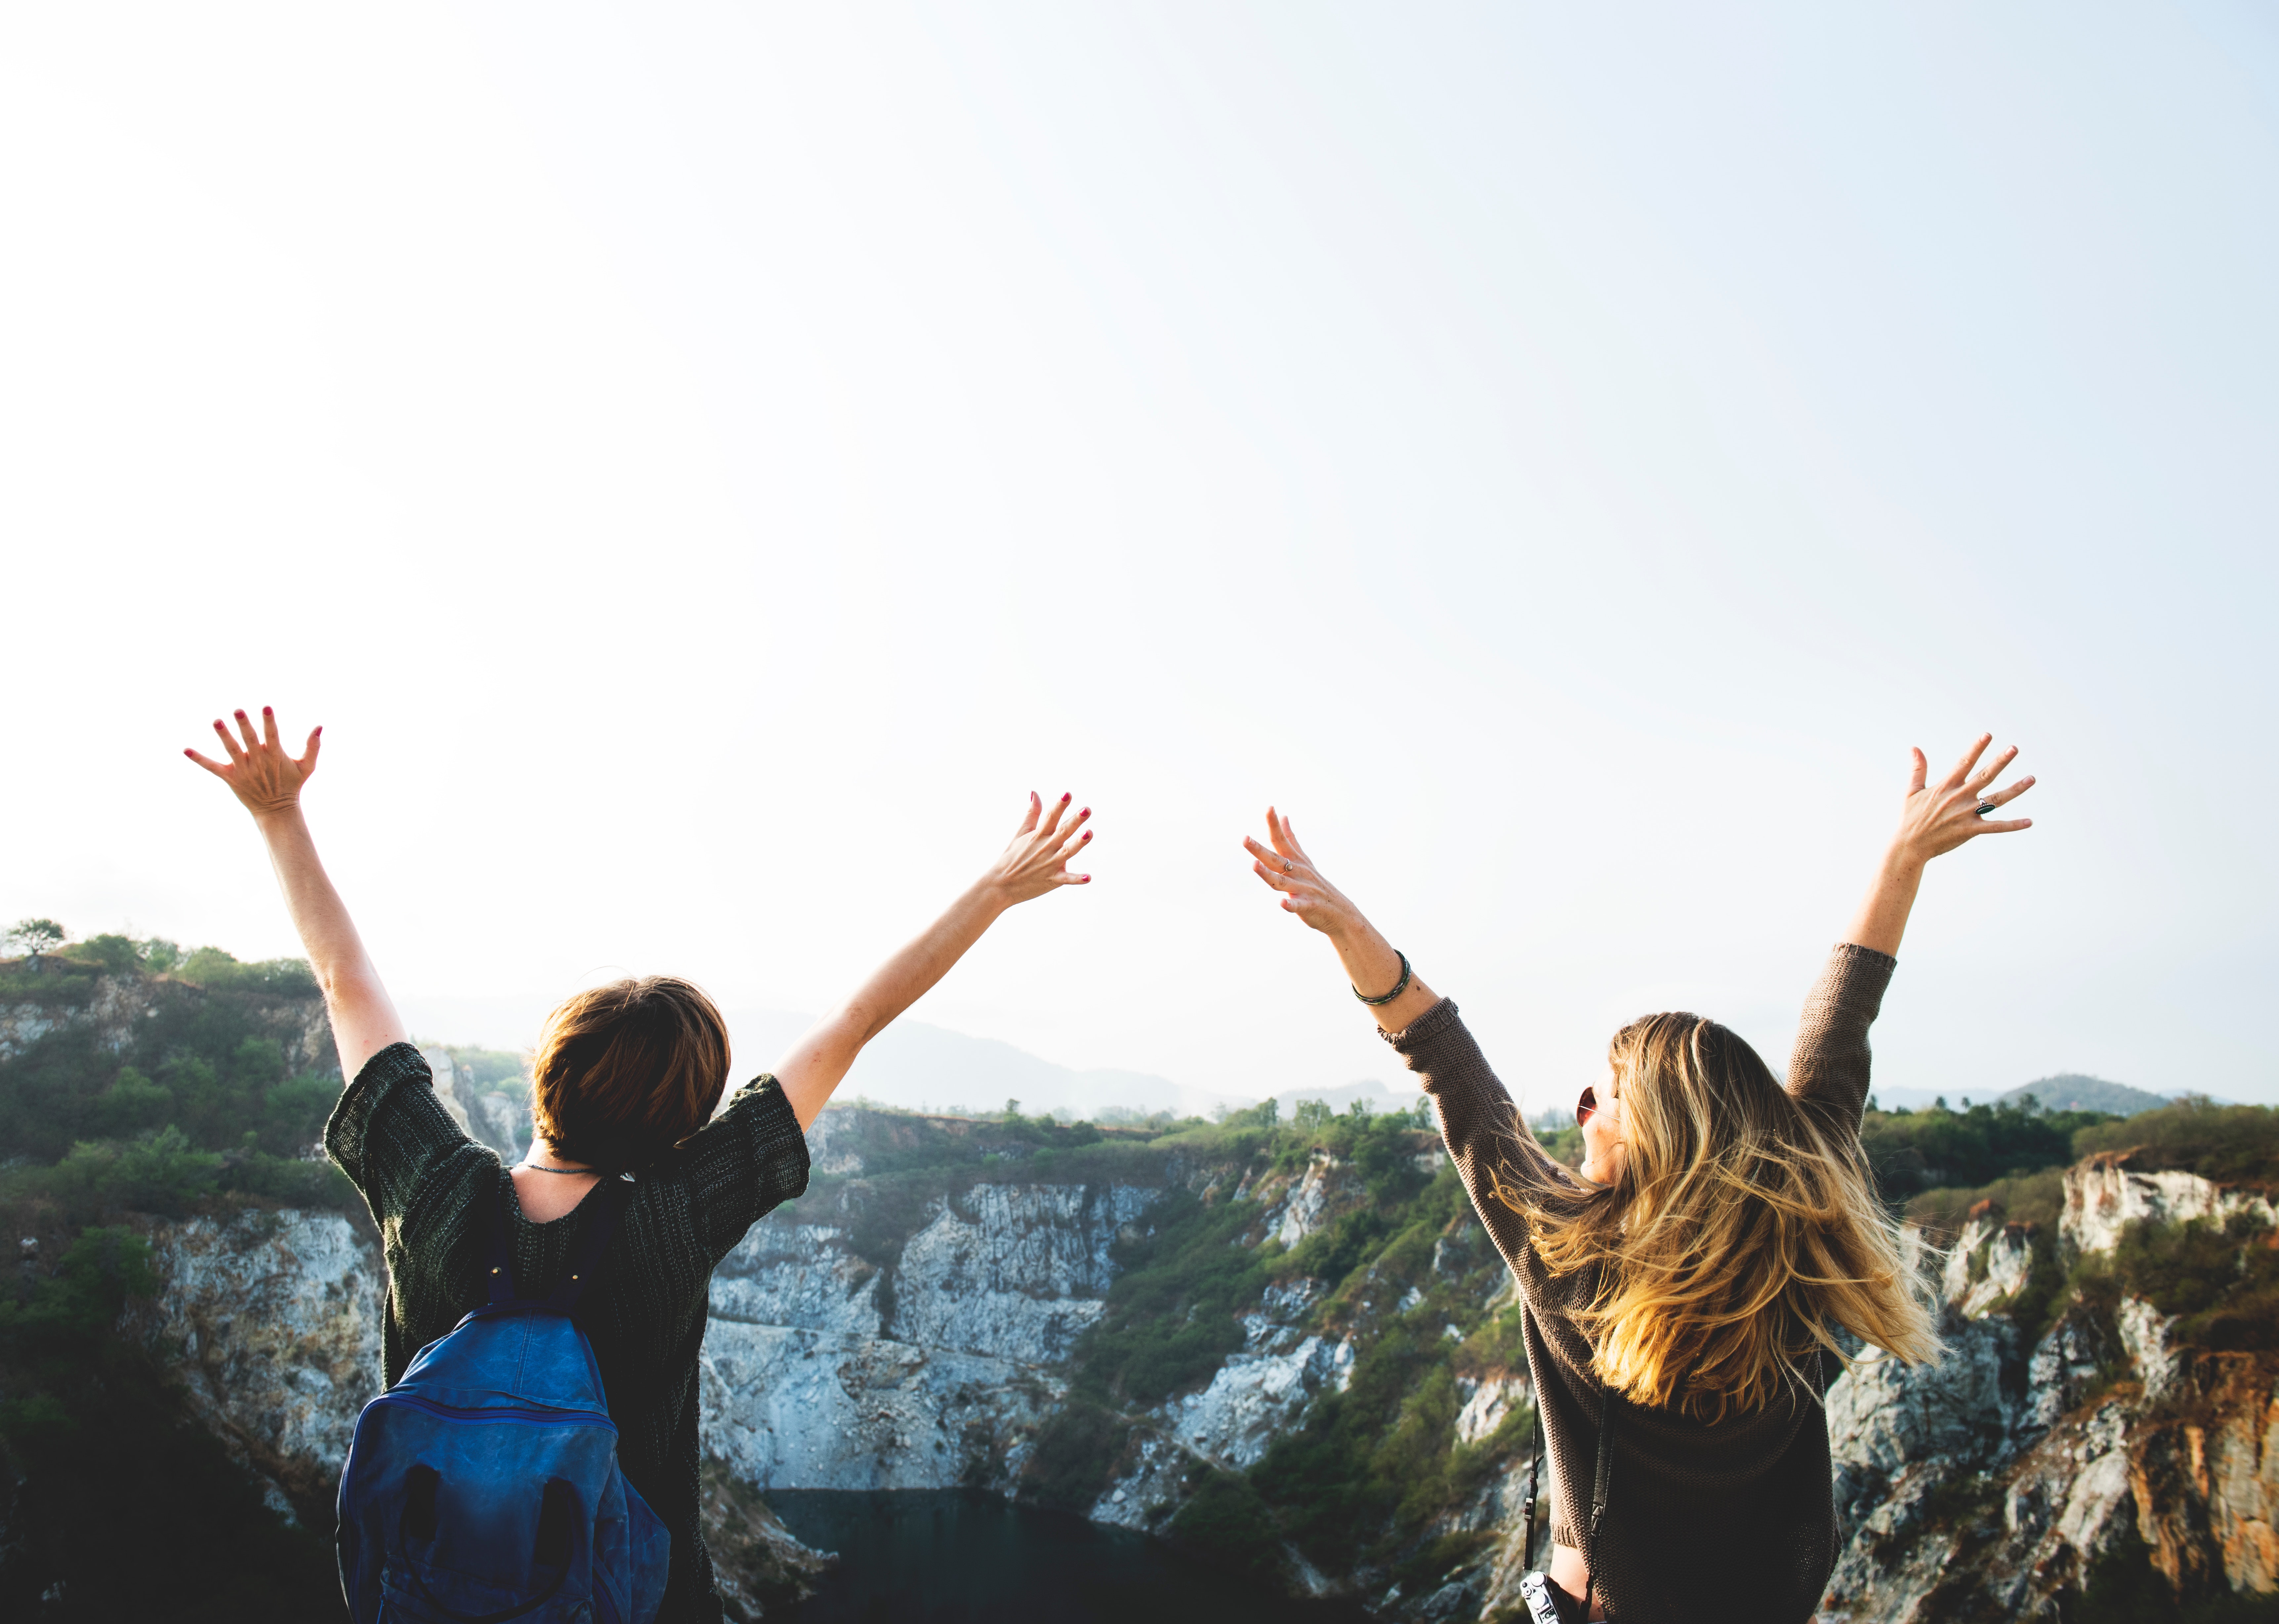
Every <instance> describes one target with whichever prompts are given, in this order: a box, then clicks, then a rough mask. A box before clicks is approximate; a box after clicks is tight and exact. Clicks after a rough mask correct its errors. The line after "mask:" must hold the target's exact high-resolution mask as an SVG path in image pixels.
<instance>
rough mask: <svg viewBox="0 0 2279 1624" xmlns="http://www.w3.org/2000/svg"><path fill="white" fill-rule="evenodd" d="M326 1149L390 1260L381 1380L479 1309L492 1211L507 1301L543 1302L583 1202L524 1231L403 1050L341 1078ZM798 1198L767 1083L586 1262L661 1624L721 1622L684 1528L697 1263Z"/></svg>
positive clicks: (699, 1556)
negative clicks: (662, 1560)
mask: <svg viewBox="0 0 2279 1624" xmlns="http://www.w3.org/2000/svg"><path fill="white" fill-rule="evenodd" d="M325 1148H326V1150H327V1151H328V1152H330V1153H331V1154H332V1158H333V1160H334V1161H335V1162H337V1163H338V1164H339V1165H340V1168H341V1172H343V1173H345V1174H347V1175H348V1176H349V1179H350V1180H351V1181H353V1182H354V1183H355V1184H356V1187H357V1189H358V1190H359V1191H363V1193H364V1200H365V1202H366V1203H367V1204H368V1205H369V1206H370V1207H371V1208H372V1220H373V1222H376V1223H378V1224H379V1225H380V1241H381V1244H382V1246H383V1248H384V1250H385V1252H386V1255H387V1259H388V1314H387V1322H386V1326H385V1328H384V1332H383V1337H382V1344H383V1346H382V1357H383V1361H384V1365H385V1370H384V1375H385V1378H386V1380H387V1382H388V1385H390V1386H393V1385H395V1383H396V1382H397V1381H398V1380H399V1379H400V1378H401V1377H402V1376H403V1367H405V1366H406V1365H407V1364H409V1363H411V1356H412V1355H413V1354H414V1353H416V1352H418V1351H419V1349H420V1348H421V1347H423V1346H425V1345H426V1344H428V1343H430V1342H433V1341H434V1339H435V1338H436V1337H441V1336H442V1335H444V1334H445V1333H446V1332H448V1331H449V1330H450V1329H451V1328H452V1327H453V1326H455V1325H457V1323H458V1322H459V1319H460V1316H462V1315H463V1314H465V1313H466V1312H467V1310H469V1309H470V1308H472V1307H474V1306H476V1305H477V1304H479V1303H481V1302H484V1301H487V1300H488V1297H489V1290H488V1286H487V1275H486V1274H485V1273H484V1268H483V1263H482V1252H483V1237H484V1232H485V1228H486V1226H487V1223H488V1222H489V1221H490V1215H491V1214H492V1212H493V1211H494V1210H495V1205H494V1204H495V1203H498V1202H503V1203H505V1207H506V1210H507V1212H508V1213H509V1214H510V1216H511V1219H512V1223H513V1229H514V1274H515V1285H516V1288H517V1291H518V1293H519V1294H520V1295H522V1296H524V1297H541V1296H543V1295H545V1294H546V1293H547V1292H549V1291H551V1290H553V1288H554V1286H555V1284H556V1282H557V1280H558V1278H559V1276H560V1275H561V1273H562V1270H563V1268H564V1267H565V1266H566V1264H567V1262H568V1260H569V1256H570V1252H571V1248H572V1245H574V1244H575V1242H576V1240H577V1238H578V1237H579V1234H581V1233H582V1232H583V1229H584V1226H585V1225H586V1223H587V1220H588V1216H589V1212H590V1209H591V1208H592V1207H593V1205H594V1204H593V1203H592V1202H591V1201H581V1202H580V1203H579V1205H578V1207H576V1208H574V1209H573V1210H572V1211H571V1212H570V1213H569V1214H566V1215H565V1216H564V1217H561V1218H557V1219H556V1220H555V1221H554V1222H551V1223H532V1222H529V1221H528V1220H527V1219H526V1218H525V1217H524V1216H523V1215H522V1207H521V1204H520V1203H519V1202H518V1201H517V1200H516V1199H515V1194H514V1181H513V1179H512V1178H511V1177H510V1176H509V1175H508V1173H507V1171H506V1169H505V1168H503V1167H502V1166H500V1165H499V1159H498V1156H497V1154H496V1153H495V1152H493V1151H492V1150H490V1149H489V1147H487V1146H486V1145H478V1144H476V1143H475V1142H474V1141H473V1140H472V1139H470V1138H467V1136H466V1135H465V1134H464V1133H463V1132H461V1131H460V1130H459V1127H458V1124H457V1122H453V1121H452V1120H451V1117H450V1115H449V1113H448V1112H447V1111H445V1110H444V1108H443V1105H442V1102H441V1100H439V1099H436V1098H435V1090H434V1077H433V1076H431V1075H430V1074H429V1072H428V1069H427V1062H426V1061H424V1060H422V1059H421V1058H420V1057H419V1051H418V1050H417V1049H415V1048H413V1047H412V1046H411V1045H410V1044H408V1043H399V1044H395V1045H392V1046H389V1047H388V1048H385V1049H382V1050H381V1051H380V1053H378V1054H375V1055H373V1056H372V1059H371V1060H370V1061H368V1062H366V1064H365V1066H364V1069H363V1070H362V1071H361V1072H359V1073H358V1074H357V1079H356V1081H355V1082H354V1083H352V1084H349V1089H348V1092H346V1093H345V1094H343V1095H341V1102H340V1104H339V1106H338V1107H335V1108H334V1112H333V1117H332V1121H331V1122H328V1123H326V1127H325ZM806 1188H807V1139H806V1136H805V1135H803V1134H802V1133H801V1131H800V1127H799V1122H798V1120H797V1119H796V1118H795V1117H794V1116H793V1115H792V1111H791V1105H790V1102H789V1101H788V1100H787V1099H785V1098H784V1093H783V1091H782V1090H781V1089H780V1088H779V1087H777V1086H776V1083H775V1079H774V1078H772V1077H766V1076H763V1077H760V1078H758V1079H756V1081H754V1082H753V1083H751V1084H748V1086H746V1087H745V1088H743V1089H741V1090H740V1091H739V1092H737V1094H736V1096H735V1098H734V1099H733V1100H731V1101H730V1102H729V1105H728V1107H727V1109H725V1111H723V1112H721V1113H720V1114H719V1115H717V1116H716V1117H714V1118H713V1119H712V1121H711V1122H709V1123H708V1124H706V1125H705V1127H703V1128H702V1130H699V1131H698V1132H697V1133H696V1134H695V1136H694V1138H691V1139H690V1140H689V1141H688V1142H687V1144H686V1145H682V1146H681V1147H680V1148H679V1150H677V1151H675V1152H674V1153H672V1154H671V1156H670V1157H669V1158H667V1159H666V1160H665V1161H664V1162H663V1163H661V1164H660V1165H659V1166H657V1167H656V1168H653V1169H652V1170H651V1171H649V1172H648V1173H645V1174H643V1175H642V1176H641V1178H640V1180H639V1182H638V1183H637V1184H635V1186H634V1189H633V1197H632V1199H630V1200H629V1201H628V1202H627V1203H626V1204H625V1214H624V1216H623V1217H622V1218H621V1219H620V1220H619V1221H618V1231H617V1234H616V1235H615V1236H614V1237H611V1239H610V1245H609V1248H608V1250H607V1251H605V1252H602V1261H601V1266H600V1268H598V1269H597V1270H596V1271H595V1282H594V1284H593V1286H592V1288H591V1289H589V1290H588V1291H586V1293H585V1295H584V1298H583V1299H582V1301H581V1302H580V1304H579V1311H578V1322H579V1325H580V1326H582V1327H583V1328H584V1329H585V1331H586V1334H587V1337H589V1338H590V1339H591V1341H592V1343H593V1344H594V1354H595V1359H596V1360H599V1361H600V1364H601V1367H602V1385H603V1389H604V1390H605V1391H606V1392H607V1393H608V1395H609V1401H610V1420H611V1421H614V1422H616V1424H617V1428H618V1464H619V1465H620V1466H622V1467H624V1468H625V1477H626V1480H627V1481H628V1482H631V1483H632V1484H633V1487H634V1488H635V1489H637V1490H640V1491H641V1498H644V1499H646V1500H647V1501H648V1503H649V1507H650V1509H651V1510H653V1511H655V1512H656V1514H657V1515H658V1517H660V1518H662V1519H663V1520H664V1526H665V1527H666V1528H668V1529H669V1530H670V1531H671V1535H672V1569H671V1580H670V1582H669V1583H668V1585H667V1587H666V1590H665V1597H664V1609H663V1611H662V1612H661V1613H659V1614H658V1618H659V1620H660V1624H664V1621H665V1620H670V1621H671V1624H687V1620H701V1621H702V1624H713V1621H714V1620H718V1619H719V1617H720V1599H719V1597H718V1595H717V1593H716V1592H715V1590H714V1589H713V1584H712V1561H711V1558H710V1556H709V1555H708V1554H707V1553H706V1551H705V1550H704V1539H703V1536H702V1534H701V1533H700V1532H699V1531H698V1528H697V1498H698V1496H697V1484H696V1358H697V1352H698V1350H699V1349H700V1348H701V1347H702V1345H703V1342H704V1322H705V1310H706V1306H707V1302H708V1298H709V1295H710V1286H711V1281H712V1269H713V1266H714V1265H716V1264H717V1263H718V1262H719V1261H720V1260H721V1259H722V1258H724V1257H725V1256H727V1254H728V1253H729V1252H731V1251H733V1249H734V1247H735V1245H736V1243H737V1242H738V1241H740V1240H741V1239H743V1237H744V1231H745V1230H747V1229H749V1228H751V1226H752V1225H753V1224H754V1223H755V1222H757V1221H758V1219H759V1218H760V1217H761V1216H762V1215H763V1214H765V1213H766V1212H767V1211H768V1210H769V1209H770V1208H771V1207H774V1206H775V1205H776V1204H777V1203H778V1202H780V1201H787V1200H790V1199H793V1198H794V1197H795V1196H797V1195H799V1194H800V1193H801V1191H804V1190H805V1189H806Z"/></svg>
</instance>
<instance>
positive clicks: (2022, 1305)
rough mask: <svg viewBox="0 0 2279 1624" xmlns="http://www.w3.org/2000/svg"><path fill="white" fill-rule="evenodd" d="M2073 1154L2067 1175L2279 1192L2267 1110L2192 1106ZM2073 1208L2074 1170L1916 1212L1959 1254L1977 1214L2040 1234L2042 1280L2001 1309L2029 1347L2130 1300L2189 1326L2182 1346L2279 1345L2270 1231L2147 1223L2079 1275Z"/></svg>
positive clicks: (2087, 1134)
mask: <svg viewBox="0 0 2279 1624" xmlns="http://www.w3.org/2000/svg"><path fill="white" fill-rule="evenodd" d="M1982 1108H1983V1107H1982ZM2052 1120H2056V1119H2055V1118H2053V1119H2052ZM2069 1148H2070V1150H2071V1151H2072V1153H2073V1155H2072V1156H2071V1157H2068V1159H2067V1165H2070V1162H2071V1161H2073V1160H2076V1159H2078V1158H2080V1157H2085V1156H2090V1155H2095V1154H2099V1153H2106V1154H2113V1155H2117V1156H2121V1157H2122V1158H2123V1159H2124V1160H2125V1162H2126V1165H2127V1166H2129V1168H2134V1169H2137V1170H2140V1171H2155V1170H2160V1169H2164V1168H2179V1169H2182V1170H2183V1171H2186V1172H2191V1173H2197V1174H2198V1175H2199V1176H2202V1177H2204V1178H2207V1179H2210V1180H2213V1181H2214V1182H2215V1183H2217V1184H2225V1185H2237V1186H2244V1187H2247V1188H2252V1189H2261V1190H2279V1111H2274V1110H2272V1109H2271V1108H2269V1107H2265V1106H2219V1105H2214V1104H2213V1103H2211V1102H2210V1101H2208V1100H2206V1099H2195V1098H2187V1099H2181V1100H2178V1101H2176V1102H2175V1103H2174V1104H2171V1105H2168V1106H2164V1107H2161V1108H2160V1109H2159V1110H2155V1111H2146V1112H2142V1113H2140V1114H2139V1115H2136V1116H2132V1117H2129V1118H2128V1119H2126V1120H2120V1119H2114V1118H2105V1119H2102V1120H2099V1121H2095V1122H2089V1123H2086V1124H2083V1125H2081V1126H2079V1127H2076V1129H2075V1130H2074V1133H2073V1142H2072V1144H2071V1145H2070V1146H2069ZM2064 1205H2065V1172H2064V1167H2063V1166H2052V1167H2047V1168H2042V1169H2040V1170H2038V1171H2035V1172H2030V1173H2021V1174H2017V1175H2015V1176H2009V1177H2004V1178H1997V1179H1994V1180H1992V1181H1991V1182H1989V1183H1987V1184H1980V1185H1977V1186H1976V1187H1972V1188H1963V1189H1958V1188H1952V1187H1942V1188H1938V1189H1931V1190H1925V1191H1921V1192H1920V1193H1918V1194H1916V1195H1915V1196H1914V1197H1913V1198H1912V1199H1909V1200H1908V1201H1907V1207H1906V1211H1907V1217H1908V1219H1909V1221H1910V1222H1915V1223H1918V1224H1920V1225H1921V1226H1922V1229H1924V1231H1925V1233H1926V1234H1928V1235H1929V1236H1930V1237H1931V1238H1932V1239H1933V1240H1934V1241H1936V1242H1938V1244H1939V1245H1952V1244H1953V1241H1954V1239H1955V1238H1956V1237H1958V1236H1959V1235H1960V1234H1961V1232H1962V1229H1963V1226H1964V1224H1965V1223H1966V1222H1968V1218H1969V1215H1970V1214H1971V1213H1972V1212H1973V1211H1974V1210H1981V1209H1983V1210H1984V1211H1985V1212H1986V1213H1987V1214H1989V1215H1991V1216H1993V1217H1996V1218H1998V1219H1999V1220H2000V1221H2001V1222H2006V1223H2010V1224H2018V1225H2023V1226H2027V1227H2028V1230H2029V1244H2030V1245H2031V1247H2032V1249H2033V1269H2032V1275H2031V1279H2030V1282H2029V1283H2028V1285H2027V1287H2026V1289H2025V1290H2024V1291H2021V1292H2020V1293H2019V1294H2018V1296H2017V1297H2016V1298H2015V1299H2014V1300H2013V1301H2011V1302H2008V1303H2006V1304H2003V1305H2001V1311H2002V1312H2004V1313H2007V1314H2009V1315H2010V1317H2011V1318H2012V1319H2013V1320H2014V1321H2017V1323H2018V1327H2019V1330H2020V1333H2021V1335H2022V1337H2024V1339H2025V1341H2026V1342H2027V1344H2028V1345H2031V1344H2032V1343H2033V1341H2034V1340H2035V1339H2036V1338H2037V1337H2039V1336H2040V1335H2041V1334H2042V1332H2043V1331H2044V1330H2045V1329H2048V1326H2049V1323H2050V1321H2052V1319H2053V1317H2054V1316H2055V1315H2056V1314H2058V1313H2059V1312H2060V1311H2061V1310H2062V1309H2063V1308H2064V1306H2066V1305H2068V1304H2070V1303H2072V1302H2075V1301H2076V1300H2080V1301H2083V1302H2085V1303H2086V1304H2088V1305H2089V1306H2091V1307H2092V1308H2094V1309H2097V1310H2099V1311H2100V1312H2102V1313H2104V1314H2107V1315H2110V1314H2111V1313H2112V1312H2113V1311H2114V1309H2116V1308H2117V1307H2118V1306H2119V1304H2120V1300H2121V1298H2122V1297H2123V1296H2129V1297H2136V1298H2142V1299H2143V1300H2144V1301H2145V1302H2148V1303H2150V1304H2152V1306H2153V1307H2154V1308H2155V1309H2157V1310H2159V1312H2160V1313H2161V1314H2168V1315H2175V1316H2178V1317H2177V1322H2176V1323H2175V1325H2174V1326H2173V1327H2172V1328H2171V1329H2170V1331H2169V1336H2170V1338H2171V1340H2172V1341H2173V1342H2174V1343H2175V1344H2176V1345H2177V1346H2180V1347H2192V1348H2199V1349H2203V1350H2206V1351H2209V1352H2261V1351H2265V1350H2267V1349H2270V1348H2272V1347H2275V1346H2279V1237H2275V1235H2274V1234H2273V1232H2272V1231H2270V1230H2269V1229H2266V1228H2265V1227H2263V1226H2262V1225H2260V1223H2257V1222H2253V1221H2251V1220H2249V1219H2246V1218H2244V1217H2238V1218H2234V1219H2233V1220H2232V1221H2231V1222H2229V1223H2228V1224H2222V1225H2219V1224H2216V1223H2213V1222H2208V1221H2206V1220H2196V1221H2194V1222H2188V1223H2183V1224H2171V1225H2155V1224H2146V1223H2137V1224H2132V1225H2130V1226H2129V1229H2127V1230H2126V1231H2124V1233H2123V1234H2122V1238H2121V1242H2120V1245H2118V1246H2116V1247H2115V1248H2114V1251H2113V1252H2112V1253H2111V1254H2110V1255H2109V1256H2107V1255H2099V1256H2095V1257H2091V1258H2084V1259H2081V1260H2077V1261H2076V1262H2075V1263H2074V1264H2073V1265H2072V1266H2071V1267H2070V1268H2068V1267H2067V1265H2066V1264H2065V1262H2064V1260H2061V1259H2060V1257H2059V1255H2058V1249H2057V1231H2058V1221H2059V1219H2060V1217H2061V1216H2062V1215H2063V1211H2064Z"/></svg>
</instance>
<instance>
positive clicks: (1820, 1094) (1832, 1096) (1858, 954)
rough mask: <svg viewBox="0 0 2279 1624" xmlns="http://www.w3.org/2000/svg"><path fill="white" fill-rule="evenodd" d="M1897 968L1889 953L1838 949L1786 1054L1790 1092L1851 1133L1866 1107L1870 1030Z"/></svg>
mask: <svg viewBox="0 0 2279 1624" xmlns="http://www.w3.org/2000/svg"><path fill="white" fill-rule="evenodd" d="M1898 967H1899V961H1898V960H1897V959H1894V958H1893V957H1891V954H1887V953H1878V952H1876V950H1875V949H1874V948H1873V947H1862V946H1860V945H1859V944H1857V943H1856V942H1844V943H1841V944H1839V945H1838V946H1837V948H1836V951H1835V952H1833V953H1832V954H1829V957H1828V968H1827V969H1823V970H1822V971H1821V972H1820V979H1819V980H1818V981H1817V982H1815V984H1814V985H1813V989H1812V992H1811V995H1810V996H1809V997H1807V999H1806V1000H1804V1018H1803V1019H1802V1020H1801V1021H1800V1022H1799V1023H1798V1024H1797V1030H1796V1047H1795V1048H1794V1049H1793V1050H1792V1051H1791V1052H1790V1054H1789V1061H1788V1092H1790V1093H1791V1094H1792V1095H1794V1096H1795V1097H1796V1098H1797V1099H1801V1100H1807V1101H1810V1102H1812V1103H1814V1104H1816V1105H1820V1106H1823V1107H1826V1108H1827V1109H1828V1110H1829V1111H1830V1112H1832V1113H1833V1114H1834V1115H1836V1117H1837V1119H1838V1121H1840V1122H1843V1123H1844V1124H1845V1126H1846V1127H1847V1128H1849V1129H1850V1130H1852V1131H1853V1132H1854V1133H1857V1132H1858V1131H1859V1130H1860V1119H1861V1113H1862V1112H1864V1111H1865V1110H1866V1109H1867V1107H1868V1027H1869V1026H1871V1025H1873V1024H1874V1023H1875V1020H1876V1015H1878V1014H1879V1013H1881V1011H1882V1009H1883V1007H1884V988H1885V987H1887V986H1889V985H1890V984H1891V972H1892V971H1893V970H1894V969H1897V968H1898Z"/></svg>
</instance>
